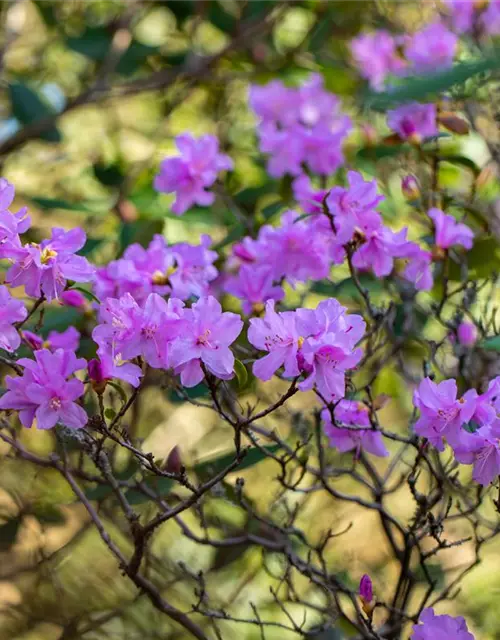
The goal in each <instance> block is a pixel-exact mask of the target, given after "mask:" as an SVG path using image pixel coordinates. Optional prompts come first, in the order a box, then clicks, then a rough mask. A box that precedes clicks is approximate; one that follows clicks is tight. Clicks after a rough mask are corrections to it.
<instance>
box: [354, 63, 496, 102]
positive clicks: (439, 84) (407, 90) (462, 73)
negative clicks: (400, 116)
mask: <svg viewBox="0 0 500 640" xmlns="http://www.w3.org/2000/svg"><path fill="white" fill-rule="evenodd" d="M499 66H500V58H499V56H498V55H496V56H491V57H489V58H484V59H483V60H476V61H475V62H460V63H458V64H456V65H454V66H453V67H452V68H451V69H445V70H444V71H439V72H438V73H434V74H432V75H422V76H410V77H407V78H405V79H404V80H403V81H402V82H401V84H399V85H398V86H397V87H395V88H394V89H391V90H389V91H384V92H380V93H376V92H370V93H369V94H368V95H367V97H366V101H365V102H366V106H367V107H369V108H371V109H375V110H376V111H386V110H387V109H392V108H393V107H395V106H397V105H398V104H402V103H404V102H411V101H413V100H417V101H421V100H424V99H426V98H428V97H430V96H435V95H437V94H439V93H441V92H443V91H446V90H447V89H450V87H453V86H454V85H457V84H463V83H464V82H465V81H466V80H468V79H469V78H472V77H473V76H475V75H477V74H479V73H484V72H486V71H492V70H493V69H498V67H499Z"/></svg>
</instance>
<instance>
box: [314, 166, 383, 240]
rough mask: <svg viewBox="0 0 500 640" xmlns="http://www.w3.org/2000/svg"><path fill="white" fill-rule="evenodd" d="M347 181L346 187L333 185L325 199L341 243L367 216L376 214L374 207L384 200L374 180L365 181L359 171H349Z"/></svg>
mask: <svg viewBox="0 0 500 640" xmlns="http://www.w3.org/2000/svg"><path fill="white" fill-rule="evenodd" d="M347 181H348V184H349V186H348V187H347V188H346V187H333V188H332V189H331V191H330V194H329V195H328V197H327V199H326V205H327V207H328V210H329V211H330V213H331V214H332V216H333V220H334V224H335V228H336V231H337V238H338V241H339V242H340V243H342V244H345V243H346V242H348V241H349V240H351V238H352V236H353V233H354V230H355V228H356V227H358V226H361V225H362V224H363V220H364V219H365V218H366V217H367V216H369V215H370V214H376V207H377V206H378V205H379V203H380V202H382V200H384V196H382V195H378V193H377V182H376V180H370V181H366V180H365V179H364V178H363V176H362V175H361V174H360V173H357V172H356V171H349V172H348V173H347ZM377 215H378V214H377Z"/></svg>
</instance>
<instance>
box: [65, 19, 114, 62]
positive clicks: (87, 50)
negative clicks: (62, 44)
mask: <svg viewBox="0 0 500 640" xmlns="http://www.w3.org/2000/svg"><path fill="white" fill-rule="evenodd" d="M111 37H112V35H111V33H110V31H108V29H106V27H89V28H87V29H86V30H85V31H84V33H82V35H81V36H77V37H73V38H67V39H66V44H67V46H68V47H69V48H70V49H72V50H73V51H76V52H77V53H81V54H82V55H84V56H86V57H87V58H90V59H91V60H103V59H104V58H105V56H106V54H107V53H108V50H109V47H110V46H111Z"/></svg>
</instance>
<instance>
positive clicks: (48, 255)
mask: <svg viewBox="0 0 500 640" xmlns="http://www.w3.org/2000/svg"><path fill="white" fill-rule="evenodd" d="M56 256H57V251H54V249H43V251H42V254H41V256H40V262H41V263H42V264H47V263H48V262H50V260H51V259H52V258H55V257H56Z"/></svg>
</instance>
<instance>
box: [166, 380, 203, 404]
mask: <svg viewBox="0 0 500 640" xmlns="http://www.w3.org/2000/svg"><path fill="white" fill-rule="evenodd" d="M182 391H183V394H184V395H185V396H187V397H188V398H191V399H192V400H196V398H203V397H204V396H208V393H209V390H208V387H207V386H206V385H205V384H203V382H200V384H197V385H196V386H194V387H183V389H182ZM168 399H169V400H170V402H173V403H174V404H178V403H180V402H186V400H185V398H183V397H182V396H181V395H180V394H179V393H177V391H176V390H175V389H170V391H169V392H168Z"/></svg>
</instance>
